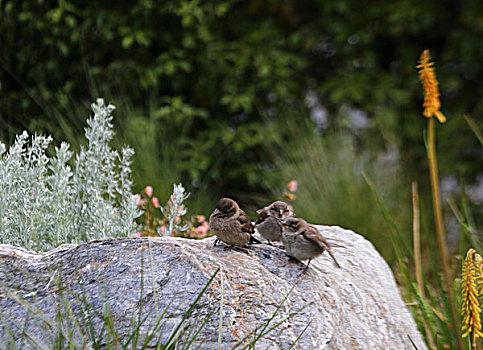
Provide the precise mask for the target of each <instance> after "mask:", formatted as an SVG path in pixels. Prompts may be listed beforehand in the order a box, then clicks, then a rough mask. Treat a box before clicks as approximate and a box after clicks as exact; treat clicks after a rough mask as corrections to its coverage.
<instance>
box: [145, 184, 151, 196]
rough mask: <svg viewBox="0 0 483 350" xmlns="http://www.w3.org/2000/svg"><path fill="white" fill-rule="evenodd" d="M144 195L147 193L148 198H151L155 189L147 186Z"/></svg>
mask: <svg viewBox="0 0 483 350" xmlns="http://www.w3.org/2000/svg"><path fill="white" fill-rule="evenodd" d="M144 193H146V196H148V197H151V196H152V195H153V188H152V187H151V186H146V188H145V189H144Z"/></svg>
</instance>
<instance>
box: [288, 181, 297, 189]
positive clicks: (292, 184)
mask: <svg viewBox="0 0 483 350" xmlns="http://www.w3.org/2000/svg"><path fill="white" fill-rule="evenodd" d="M297 186H298V183H297V181H296V180H292V181H290V182H289V183H288V185H287V188H288V190H289V191H290V192H295V191H297Z"/></svg>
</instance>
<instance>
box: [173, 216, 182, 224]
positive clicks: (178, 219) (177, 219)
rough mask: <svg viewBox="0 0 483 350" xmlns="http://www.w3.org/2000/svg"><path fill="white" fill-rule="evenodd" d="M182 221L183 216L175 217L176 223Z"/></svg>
mask: <svg viewBox="0 0 483 350" xmlns="http://www.w3.org/2000/svg"><path fill="white" fill-rule="evenodd" d="M180 221H181V218H180V217H179V216H176V217H175V218H174V223H175V224H177V223H178V222H180Z"/></svg>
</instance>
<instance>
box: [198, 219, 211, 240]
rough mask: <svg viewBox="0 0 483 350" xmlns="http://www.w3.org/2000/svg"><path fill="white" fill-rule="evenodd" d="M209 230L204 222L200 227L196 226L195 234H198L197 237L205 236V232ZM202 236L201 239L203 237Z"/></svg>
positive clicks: (208, 226)
mask: <svg viewBox="0 0 483 350" xmlns="http://www.w3.org/2000/svg"><path fill="white" fill-rule="evenodd" d="M209 229H210V225H209V224H208V223H207V222H206V221H204V222H203V223H202V224H201V225H200V226H198V227H197V228H196V230H195V232H196V233H197V234H198V235H200V236H201V235H204V236H206V232H207V231H208V230H209ZM204 236H203V237H204Z"/></svg>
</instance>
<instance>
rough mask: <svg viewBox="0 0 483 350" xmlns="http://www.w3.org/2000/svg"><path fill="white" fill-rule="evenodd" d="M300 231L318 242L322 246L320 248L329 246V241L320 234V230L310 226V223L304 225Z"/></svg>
mask: <svg viewBox="0 0 483 350" xmlns="http://www.w3.org/2000/svg"><path fill="white" fill-rule="evenodd" d="M298 233H299V234H300V235H302V236H303V237H304V238H305V239H307V240H309V241H312V242H314V243H315V244H317V245H318V246H319V247H320V249H324V250H325V249H327V248H328V247H329V243H328V242H327V241H326V240H325V238H324V237H323V236H322V235H321V234H320V232H319V231H318V230H317V229H316V228H315V227H313V226H310V225H307V226H304V227H302V228H301V229H300V230H299V231H298Z"/></svg>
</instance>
